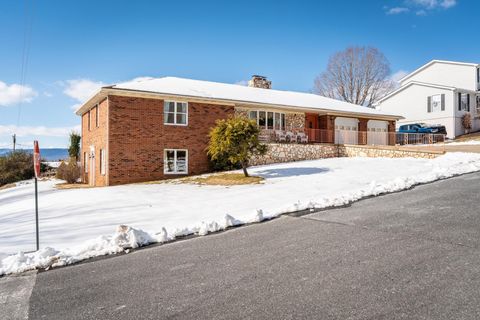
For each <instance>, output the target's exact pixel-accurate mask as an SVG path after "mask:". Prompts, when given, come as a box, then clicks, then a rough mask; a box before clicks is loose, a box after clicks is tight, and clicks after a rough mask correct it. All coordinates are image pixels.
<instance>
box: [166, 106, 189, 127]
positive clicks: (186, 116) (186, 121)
mask: <svg viewBox="0 0 480 320" xmlns="http://www.w3.org/2000/svg"><path fill="white" fill-rule="evenodd" d="M171 102H173V103H174V104H175V110H174V111H173V112H165V105H166V104H167V103H171ZM179 103H184V104H185V111H186V112H185V113H183V112H177V105H178V104H179ZM167 113H173V121H174V123H170V122H167V117H165V114H167ZM177 114H184V115H185V123H177ZM163 124H164V125H167V126H188V102H185V101H173V100H165V101H164V102H163Z"/></svg>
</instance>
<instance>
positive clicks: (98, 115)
mask: <svg viewBox="0 0 480 320" xmlns="http://www.w3.org/2000/svg"><path fill="white" fill-rule="evenodd" d="M98 107H99V105H98V104H97V105H96V106H95V107H94V108H95V128H99V127H100V110H98Z"/></svg>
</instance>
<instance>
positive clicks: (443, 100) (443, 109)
mask: <svg viewBox="0 0 480 320" xmlns="http://www.w3.org/2000/svg"><path fill="white" fill-rule="evenodd" d="M441 110H442V111H445V93H443V94H442V108H441Z"/></svg>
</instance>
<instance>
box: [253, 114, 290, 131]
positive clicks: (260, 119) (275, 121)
mask: <svg viewBox="0 0 480 320" xmlns="http://www.w3.org/2000/svg"><path fill="white" fill-rule="evenodd" d="M248 118H250V119H252V120H255V121H256V122H257V125H258V126H259V127H260V129H275V130H285V113H280V112H272V111H257V110H252V111H250V112H249V113H248Z"/></svg>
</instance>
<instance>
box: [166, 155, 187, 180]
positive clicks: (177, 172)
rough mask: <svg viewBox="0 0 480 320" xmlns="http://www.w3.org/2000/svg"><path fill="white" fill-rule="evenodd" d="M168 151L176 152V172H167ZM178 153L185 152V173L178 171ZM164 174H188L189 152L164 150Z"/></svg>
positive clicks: (174, 161)
mask: <svg viewBox="0 0 480 320" xmlns="http://www.w3.org/2000/svg"><path fill="white" fill-rule="evenodd" d="M168 151H173V152H174V157H173V159H174V160H173V163H174V166H175V170H174V171H173V172H170V171H167V152H168ZM178 151H185V169H186V170H185V171H184V172H183V171H182V172H179V171H178V170H177V152H178ZM163 173H164V174H177V175H178V174H188V150H187V149H163Z"/></svg>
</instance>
